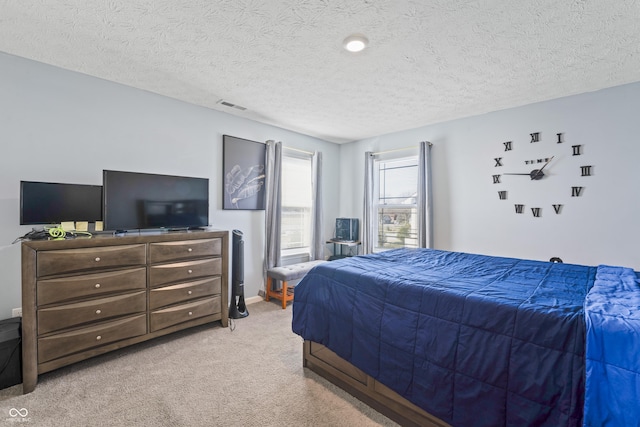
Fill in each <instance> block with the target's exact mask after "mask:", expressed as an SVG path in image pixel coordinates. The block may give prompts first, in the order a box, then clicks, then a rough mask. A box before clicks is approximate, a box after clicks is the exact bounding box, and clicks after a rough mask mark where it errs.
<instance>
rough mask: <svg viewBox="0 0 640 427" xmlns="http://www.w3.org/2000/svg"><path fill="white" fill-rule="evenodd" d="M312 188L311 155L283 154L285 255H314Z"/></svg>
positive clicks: (283, 250)
mask: <svg viewBox="0 0 640 427" xmlns="http://www.w3.org/2000/svg"><path fill="white" fill-rule="evenodd" d="M311 188H312V187H311V156H309V155H305V154H302V153H291V154H289V153H283V155H282V226H281V233H282V234H281V239H282V240H281V243H280V249H281V251H282V255H283V256H287V255H295V254H303V253H307V254H308V253H309V252H310V247H311V224H312V218H311V206H312V200H313V197H312V189H311Z"/></svg>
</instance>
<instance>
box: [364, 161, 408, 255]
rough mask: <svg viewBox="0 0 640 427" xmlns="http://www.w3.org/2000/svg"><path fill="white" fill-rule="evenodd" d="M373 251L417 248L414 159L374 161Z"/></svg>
mask: <svg viewBox="0 0 640 427" xmlns="http://www.w3.org/2000/svg"><path fill="white" fill-rule="evenodd" d="M374 167H375V172H374V174H375V176H376V178H377V181H376V189H377V193H376V194H377V203H376V206H375V209H376V212H377V227H376V233H375V234H376V236H377V238H376V242H375V245H374V251H383V250H387V249H393V248H402V247H408V248H417V247H418V205H417V195H418V158H417V157H407V158H403V159H393V160H376V161H375V163H374Z"/></svg>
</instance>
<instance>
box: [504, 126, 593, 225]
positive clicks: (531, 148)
mask: <svg viewBox="0 0 640 427" xmlns="http://www.w3.org/2000/svg"><path fill="white" fill-rule="evenodd" d="M501 148H502V151H501V156H500V157H494V158H493V167H494V172H493V174H492V175H493V176H492V180H493V184H494V188H496V191H497V195H498V199H499V200H501V201H503V202H504V203H505V204H508V205H511V211H512V212H515V213H516V214H518V215H526V214H530V215H532V216H533V217H535V218H539V217H542V216H543V215H547V214H551V215H560V214H561V213H562V211H563V209H564V206H565V204H566V203H567V202H568V201H570V200H573V199H575V198H579V197H582V196H583V194H584V190H585V183H586V182H587V181H586V180H587V179H588V177H590V176H592V173H593V169H594V167H593V165H585V164H584V162H583V161H582V157H581V156H582V155H583V151H584V146H583V145H582V144H574V145H572V144H571V143H565V141H564V136H563V134H562V133H556V134H555V135H554V136H553V138H550V139H546V140H545V139H543V138H542V135H541V133H540V132H533V133H530V134H529V137H527V138H526V139H525V140H523V141H520V142H519V141H507V142H503V143H502V147H501Z"/></svg>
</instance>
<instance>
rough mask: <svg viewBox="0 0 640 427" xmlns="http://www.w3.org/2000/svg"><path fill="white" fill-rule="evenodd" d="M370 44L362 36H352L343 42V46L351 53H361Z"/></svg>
mask: <svg viewBox="0 0 640 427" xmlns="http://www.w3.org/2000/svg"><path fill="white" fill-rule="evenodd" d="M368 44H369V40H367V38H366V37H365V36H363V35H362V34H352V35H350V36H349V37H347V38H346V39H344V41H343V42H342V46H344V48H345V49H347V50H348V51H349V52H360V51H361V50H364V48H366V47H367V45H368Z"/></svg>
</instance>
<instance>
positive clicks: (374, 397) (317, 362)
mask: <svg viewBox="0 0 640 427" xmlns="http://www.w3.org/2000/svg"><path fill="white" fill-rule="evenodd" d="M303 346H304V347H303V366H304V367H306V368H309V369H310V370H312V371H313V372H315V373H316V374H318V375H320V376H321V377H323V378H325V379H326V380H328V381H329V382H331V383H333V384H335V385H336V386H338V387H340V388H341V389H343V390H345V391H346V392H347V393H349V394H351V395H352V396H354V397H356V398H358V399H359V400H361V401H363V402H364V403H366V404H367V405H369V406H371V407H372V408H373V409H375V410H377V411H378V412H380V413H382V414H384V415H386V416H387V417H389V418H390V419H392V420H394V421H395V422H397V423H398V424H400V425H403V426H416V427H417V426H423V427H451V426H450V425H449V424H447V423H445V422H444V421H442V420H440V419H438V418H436V417H434V416H433V415H431V414H429V413H427V412H425V411H424V410H423V409H421V408H419V407H418V406H416V405H414V404H413V403H411V402H409V401H408V400H406V399H405V398H403V397H402V396H400V395H399V394H397V393H396V392H394V391H393V390H391V389H390V388H388V387H386V386H385V385H383V384H382V383H380V382H378V381H376V380H375V379H373V378H372V377H370V376H369V375H367V374H365V373H364V372H362V371H361V370H360V369H358V368H356V367H355V366H353V365H352V364H350V363H349V362H347V361H346V360H344V359H342V358H341V357H340V356H338V355H337V354H335V353H334V352H332V351H331V350H329V349H328V348H326V347H325V346H323V345H322V344H318V343H316V342H313V341H307V340H305V341H304V343H303Z"/></svg>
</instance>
